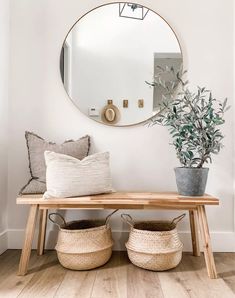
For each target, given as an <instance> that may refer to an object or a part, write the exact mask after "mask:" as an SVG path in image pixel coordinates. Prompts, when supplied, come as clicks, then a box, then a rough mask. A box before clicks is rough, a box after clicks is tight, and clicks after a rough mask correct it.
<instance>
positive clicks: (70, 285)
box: [54, 270, 96, 298]
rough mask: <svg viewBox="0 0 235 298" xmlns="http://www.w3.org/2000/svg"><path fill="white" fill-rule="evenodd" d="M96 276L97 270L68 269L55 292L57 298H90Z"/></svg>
mask: <svg viewBox="0 0 235 298" xmlns="http://www.w3.org/2000/svg"><path fill="white" fill-rule="evenodd" d="M95 278H96V271H95V270H90V271H71V270H68V271H67V272H66V274H65V277H64V279H63V281H62V283H61V285H60V286H59V288H58V290H57V291H56V293H55V296H54V297H57V298H62V297H66V298H75V297H79V298H81V297H82V298H90V297H91V294H92V289H93V285H94V282H95Z"/></svg>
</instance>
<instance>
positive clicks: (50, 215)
mask: <svg viewBox="0 0 235 298" xmlns="http://www.w3.org/2000/svg"><path fill="white" fill-rule="evenodd" d="M53 215H55V216H58V217H59V218H60V219H61V220H62V221H63V224H64V225H65V226H66V221H65V219H64V217H63V216H62V215H61V214H59V213H50V214H49V215H48V218H49V220H50V221H51V222H53V223H54V224H55V225H57V226H58V227H59V228H60V227H61V225H59V224H58V223H57V222H56V221H55V220H54V219H52V216H53Z"/></svg>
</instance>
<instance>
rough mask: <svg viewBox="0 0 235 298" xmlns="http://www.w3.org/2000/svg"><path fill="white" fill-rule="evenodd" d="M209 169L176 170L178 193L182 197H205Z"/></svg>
mask: <svg viewBox="0 0 235 298" xmlns="http://www.w3.org/2000/svg"><path fill="white" fill-rule="evenodd" d="M208 171H209V169H208V168H183V167H182V168H175V177H176V184H177V188H178V192H179V194H180V195H182V196H203V195H204V193H205V189H206V182H207V176H208Z"/></svg>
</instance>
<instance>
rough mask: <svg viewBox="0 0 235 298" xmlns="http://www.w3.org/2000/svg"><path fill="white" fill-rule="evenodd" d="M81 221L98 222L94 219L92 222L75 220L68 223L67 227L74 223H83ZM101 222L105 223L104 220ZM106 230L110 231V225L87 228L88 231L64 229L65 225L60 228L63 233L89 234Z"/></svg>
mask: <svg viewBox="0 0 235 298" xmlns="http://www.w3.org/2000/svg"><path fill="white" fill-rule="evenodd" d="M81 221H94V222H95V221H96V222H97V220H93V219H92V220H74V221H70V222H68V223H67V224H66V225H69V224H72V223H74V222H81ZM101 221H103V220H101ZM105 229H107V230H108V229H110V226H109V224H105V223H104V224H103V225H101V226H98V227H93V228H86V229H73V230H70V229H66V228H64V225H63V226H61V227H60V228H59V230H60V231H61V232H65V233H87V232H92V231H97V230H105Z"/></svg>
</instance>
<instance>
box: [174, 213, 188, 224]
mask: <svg viewBox="0 0 235 298" xmlns="http://www.w3.org/2000/svg"><path fill="white" fill-rule="evenodd" d="M185 216H186V213H183V214H181V215H180V216H178V217H175V218H174V219H173V220H172V222H171V223H172V224H175V225H177V224H178V222H180V221H181V220H182V219H183V218H184V217H185Z"/></svg>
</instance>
